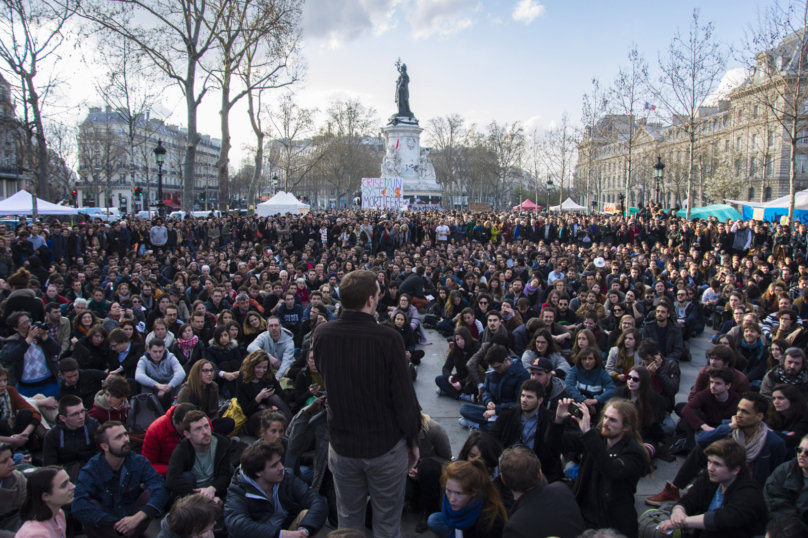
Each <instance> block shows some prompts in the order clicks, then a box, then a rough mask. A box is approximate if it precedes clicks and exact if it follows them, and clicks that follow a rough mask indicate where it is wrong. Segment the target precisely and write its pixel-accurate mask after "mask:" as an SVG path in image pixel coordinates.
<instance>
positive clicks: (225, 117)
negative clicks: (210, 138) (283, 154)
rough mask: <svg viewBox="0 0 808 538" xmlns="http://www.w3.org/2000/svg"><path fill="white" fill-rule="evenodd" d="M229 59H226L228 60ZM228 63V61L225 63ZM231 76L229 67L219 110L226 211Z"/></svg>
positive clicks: (221, 182)
mask: <svg viewBox="0 0 808 538" xmlns="http://www.w3.org/2000/svg"><path fill="white" fill-rule="evenodd" d="M226 61H227V60H225V62H226ZM225 65H227V63H225ZM230 77H231V74H230V72H229V70H228V69H227V68H225V69H224V73H223V74H222V109H221V112H219V122H220V127H221V131H222V149H221V151H220V152H219V160H218V161H217V162H216V167H217V169H218V172H219V209H220V210H222V211H224V210H225V204H226V203H229V202H230V195H229V175H228V174H229V172H230V170H229V166H228V164H229V155H230V107H231V106H232V103H231V102H230Z"/></svg>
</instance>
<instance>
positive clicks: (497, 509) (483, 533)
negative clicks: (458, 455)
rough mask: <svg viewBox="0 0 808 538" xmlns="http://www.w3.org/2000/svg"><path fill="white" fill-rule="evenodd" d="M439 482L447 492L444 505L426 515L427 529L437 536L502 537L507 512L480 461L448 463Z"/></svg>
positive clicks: (464, 537) (451, 537)
mask: <svg viewBox="0 0 808 538" xmlns="http://www.w3.org/2000/svg"><path fill="white" fill-rule="evenodd" d="M441 484H442V485H443V487H444V490H445V491H446V493H445V495H444V496H443V508H442V510H441V511H440V512H436V513H434V514H432V515H431V516H429V519H428V522H427V526H428V528H429V530H431V531H432V532H434V533H435V534H437V535H438V537H439V538H455V537H458V538H459V536H461V533H462V536H463V538H483V537H485V538H498V537H501V536H502V531H503V529H504V527H505V523H506V522H507V521H508V515H507V513H506V512H505V506H504V505H503V504H502V499H501V498H500V495H499V491H497V488H496V487H495V486H494V483H493V482H492V481H491V478H490V477H489V476H488V470H487V469H486V467H485V463H483V461H482V460H480V459H477V458H475V459H472V460H471V461H454V462H452V463H450V464H449V465H447V466H446V468H445V469H444V470H443V475H442V476H441ZM458 531H459V532H458Z"/></svg>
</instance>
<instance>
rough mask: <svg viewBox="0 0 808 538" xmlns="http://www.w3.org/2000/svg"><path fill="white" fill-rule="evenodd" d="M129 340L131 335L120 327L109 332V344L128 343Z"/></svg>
mask: <svg viewBox="0 0 808 538" xmlns="http://www.w3.org/2000/svg"><path fill="white" fill-rule="evenodd" d="M128 342H129V336H128V335H127V334H126V331H124V330H123V329H120V328H118V327H116V328H114V329H112V332H111V333H109V340H107V343H108V344H126V343H128Z"/></svg>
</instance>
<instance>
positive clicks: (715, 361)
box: [677, 344, 751, 412]
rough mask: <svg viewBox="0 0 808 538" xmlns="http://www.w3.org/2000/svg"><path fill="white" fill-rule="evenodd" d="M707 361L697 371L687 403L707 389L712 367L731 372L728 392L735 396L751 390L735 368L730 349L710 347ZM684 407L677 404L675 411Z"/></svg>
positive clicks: (747, 382)
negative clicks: (730, 383)
mask: <svg viewBox="0 0 808 538" xmlns="http://www.w3.org/2000/svg"><path fill="white" fill-rule="evenodd" d="M707 360H708V361H709V363H708V364H707V365H706V366H702V367H701V369H700V370H699V374H698V375H697V376H696V383H695V384H694V385H693V387H692V388H691V389H690V394H689V395H688V397H687V400H688V401H690V400H692V399H693V397H694V396H695V395H696V394H697V393H699V392H701V391H703V390H704V389H707V388H709V386H710V378H709V372H710V368H713V367H714V368H727V369H728V370H729V371H730V372H732V385H731V388H730V390H731V391H732V392H734V393H735V394H739V395H740V394H743V393H744V392H748V391H749V390H751V388H750V386H749V380H748V379H747V378H746V376H745V375H744V373H743V372H741V371H740V370H738V369H737V368H735V352H734V351H732V348H731V347H729V346H726V345H721V344H719V345H717V346H713V347H711V348H710V349H708V350H707ZM680 406H681V407H680ZM684 406H685V404H684V403H681V404H678V405H677V409H679V411H680V412H681V408H683V407H684Z"/></svg>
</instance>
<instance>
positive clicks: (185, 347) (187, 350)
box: [177, 335, 199, 359]
mask: <svg viewBox="0 0 808 538" xmlns="http://www.w3.org/2000/svg"><path fill="white" fill-rule="evenodd" d="M197 342H199V337H198V336H196V335H194V336H193V338H191V339H190V340H183V339H182V338H177V346H179V348H180V349H181V350H182V354H183V355H185V358H186V359H189V358H191V351H192V350H193V349H194V346H196V344H197Z"/></svg>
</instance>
